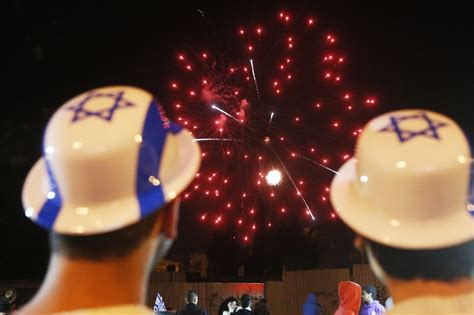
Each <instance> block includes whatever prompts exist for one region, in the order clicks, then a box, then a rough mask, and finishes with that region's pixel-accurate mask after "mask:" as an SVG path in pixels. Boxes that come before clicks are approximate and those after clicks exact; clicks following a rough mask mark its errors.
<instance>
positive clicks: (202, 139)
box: [193, 138, 242, 142]
mask: <svg viewBox="0 0 474 315" xmlns="http://www.w3.org/2000/svg"><path fill="white" fill-rule="evenodd" d="M193 141H194V142H203V141H235V142H242V140H240V139H232V138H196V139H194V140H193Z"/></svg>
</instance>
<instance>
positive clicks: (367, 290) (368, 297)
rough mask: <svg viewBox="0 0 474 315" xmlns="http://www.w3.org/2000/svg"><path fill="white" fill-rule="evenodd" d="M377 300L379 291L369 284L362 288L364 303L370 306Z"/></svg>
mask: <svg viewBox="0 0 474 315" xmlns="http://www.w3.org/2000/svg"><path fill="white" fill-rule="evenodd" d="M376 299H377V289H376V288H375V287H374V286H373V285H371V284H368V285H366V286H364V287H363V288H362V301H363V302H364V303H366V304H370V303H372V302H373V301H375V300H376Z"/></svg>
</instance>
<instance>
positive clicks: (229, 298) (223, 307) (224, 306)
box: [217, 296, 237, 315]
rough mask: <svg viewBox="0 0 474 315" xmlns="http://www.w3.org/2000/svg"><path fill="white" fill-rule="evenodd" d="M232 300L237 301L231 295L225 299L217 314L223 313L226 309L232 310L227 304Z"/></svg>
mask: <svg viewBox="0 0 474 315" xmlns="http://www.w3.org/2000/svg"><path fill="white" fill-rule="evenodd" d="M230 302H237V299H236V298H235V297H233V296H231V297H228V298H227V299H225V300H224V301H222V303H221V305H220V306H219V311H218V312H217V314H218V315H222V314H223V313H224V311H230V310H229V306H227V304H229V303H230Z"/></svg>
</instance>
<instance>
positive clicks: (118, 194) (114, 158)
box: [22, 86, 200, 266]
mask: <svg viewBox="0 0 474 315" xmlns="http://www.w3.org/2000/svg"><path fill="white" fill-rule="evenodd" d="M43 151H44V155H43V157H42V158H41V159H40V160H39V161H38V162H37V163H36V164H35V166H34V167H33V168H32V170H31V171H30V173H29V174H28V177H27V179H26V181H25V184H24V187H23V196H22V199H23V205H24V209H25V214H26V216H27V217H29V218H30V219H31V220H32V221H33V222H35V223H36V224H38V225H39V226H41V227H43V228H45V229H47V230H49V232H50V242H51V249H52V253H53V255H56V256H62V257H66V258H68V259H77V260H94V261H109V262H114V261H118V260H117V258H122V257H128V256H130V255H132V254H135V253H137V254H138V253H139V254H140V255H142V256H143V259H142V260H140V261H141V262H144V263H147V264H148V265H149V266H150V265H151V263H152V260H153V257H154V256H159V258H161V257H162V256H164V254H165V253H166V250H167V249H168V248H169V247H170V244H171V242H172V240H173V239H174V238H176V236H177V222H178V208H179V200H180V194H181V193H182V192H183V190H184V189H186V187H187V186H188V185H189V183H190V182H191V181H192V180H193V178H194V175H195V174H196V172H197V169H198V167H199V163H200V153H199V147H198V145H197V144H196V143H195V142H194V141H193V137H192V136H191V135H190V134H189V132H188V131H186V130H184V129H182V128H181V127H179V126H177V125H175V124H174V123H172V122H170V121H169V120H168V118H167V117H166V116H165V114H164V112H163V110H162V108H161V106H160V104H159V103H158V102H157V101H156V99H155V98H154V97H153V95H151V94H150V93H148V92H146V91H144V90H141V89H138V88H134V87H129V86H113V87H105V88H99V89H96V90H92V91H88V92H85V93H83V94H80V95H78V96H76V97H74V98H73V99H71V100H69V101H67V102H66V103H65V104H64V105H63V106H61V107H60V108H59V109H58V110H57V111H56V113H55V114H54V115H53V117H52V118H51V119H50V121H49V122H48V126H47V128H46V132H45V135H44V138H43Z"/></svg>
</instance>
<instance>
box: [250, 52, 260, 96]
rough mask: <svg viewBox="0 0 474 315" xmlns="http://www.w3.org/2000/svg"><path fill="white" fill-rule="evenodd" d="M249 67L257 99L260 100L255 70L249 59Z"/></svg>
mask: <svg viewBox="0 0 474 315" xmlns="http://www.w3.org/2000/svg"><path fill="white" fill-rule="evenodd" d="M250 67H251V68H252V76H253V81H254V82H255V90H256V91H257V97H258V99H260V92H259V91H258V83H257V76H256V75H255V69H254V67H253V60H252V59H250Z"/></svg>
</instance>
